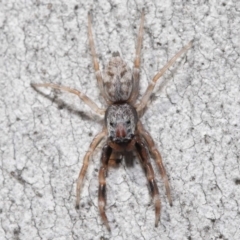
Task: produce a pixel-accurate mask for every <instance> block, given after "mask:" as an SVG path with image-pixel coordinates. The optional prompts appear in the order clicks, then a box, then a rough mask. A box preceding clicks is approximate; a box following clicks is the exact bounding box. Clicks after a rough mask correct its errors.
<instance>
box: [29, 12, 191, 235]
mask: <svg viewBox="0 0 240 240" xmlns="http://www.w3.org/2000/svg"><path fill="white" fill-rule="evenodd" d="M143 25H144V10H142V13H141V22H140V28H139V32H138V36H137V46H136V53H135V59H134V66H133V70H131V69H130V68H129V67H128V66H127V64H126V62H125V61H124V60H123V59H122V58H121V57H120V54H119V53H118V52H114V53H113V55H112V58H111V59H110V61H109V63H108V65H107V66H106V68H105V70H104V72H103V75H102V73H101V71H100V68H99V60H98V57H97V54H96V50H95V44H94V40H93V33H92V18H91V14H90V12H89V13H88V39H89V45H90V50H91V54H92V60H93V66H94V70H95V74H96V79H97V83H98V86H99V88H100V93H101V94H102V96H103V98H104V99H105V101H106V103H107V105H108V107H107V108H106V109H102V108H99V107H98V106H97V104H95V103H94V101H92V100H91V99H90V98H89V97H88V96H87V95H85V94H84V93H82V92H80V91H78V90H76V89H73V88H69V87H66V86H60V85H57V84H53V83H40V84H31V85H32V87H34V88H38V87H50V88H52V89H58V90H62V91H66V92H69V93H73V94H75V95H77V96H78V97H79V98H80V99H81V100H82V101H83V102H84V103H85V104H87V105H88V106H89V107H90V108H91V109H92V111H93V112H95V113H96V114H98V115H101V116H104V126H103V129H102V131H101V132H100V133H98V134H97V135H96V136H95V138H94V139H93V141H92V142H91V144H90V146H89V149H88V151H87V152H86V154H85V156H84V159H83V165H82V168H81V171H80V172H79V176H78V179H77V187H76V208H79V202H80V190H81V188H82V185H83V180H84V176H85V174H86V171H87V168H88V165H89V159H90V157H91V155H92V154H93V151H94V150H95V148H96V147H97V145H98V144H99V143H100V142H101V141H102V140H103V139H104V138H105V136H107V139H106V141H105V145H104V146H103V149H102V153H101V166H100V170H99V173H98V179H99V187H98V208H99V211H100V215H101V218H102V220H103V223H104V224H105V226H106V227H107V229H108V230H109V231H110V225H109V222H108V219H107V216H106V213H105V205H106V197H105V195H106V175H107V171H108V163H109V160H110V159H111V158H113V159H114V156H116V155H119V154H120V155H121V154H122V155H124V154H127V153H129V152H132V151H135V152H136V153H137V156H138V158H139V159H140V162H141V165H142V167H143V169H144V171H145V174H146V177H147V180H148V184H149V190H150V194H151V196H152V199H153V203H154V206H155V226H156V227H157V225H158V222H159V219H160V210H161V202H160V197H159V191H158V187H157V184H156V181H155V177H154V171H153V167H152V165H151V163H150V156H149V152H150V155H151V156H152V158H154V159H155V160H156V163H157V166H158V168H159V171H160V174H161V177H162V179H163V182H164V185H165V188H166V195H167V198H168V201H169V204H170V206H172V198H171V194H170V186H169V182H168V178H167V175H166V170H165V168H164V165H163V162H162V157H161V155H160V152H159V151H158V150H157V148H156V146H155V143H154V141H153V139H152V137H151V135H150V134H149V132H148V131H147V130H145V129H144V127H143V124H142V123H141V121H140V119H139V118H140V117H141V116H142V115H143V112H144V109H145V108H146V105H147V103H148V101H149V98H150V96H151V94H152V92H153V89H154V87H155V85H156V83H157V81H158V80H159V78H160V77H161V76H162V75H163V74H164V73H165V72H166V71H167V70H168V69H169V67H171V66H172V65H173V64H174V63H175V61H176V60H177V59H178V58H179V57H180V56H181V55H182V54H184V53H185V52H186V51H187V50H188V49H189V48H191V47H192V43H193V40H192V41H190V42H189V43H188V44H187V45H186V46H185V47H183V48H182V49H181V50H180V51H179V52H178V53H177V54H176V55H175V56H174V57H173V58H172V59H170V61H168V63H167V64H166V65H165V66H164V67H163V68H162V69H161V70H160V71H159V72H158V73H157V74H156V75H155V76H154V77H153V79H152V81H151V82H150V83H149V85H148V87H147V89H146V91H145V93H144V95H143V96H142V99H141V100H140V101H139V102H138V103H137V102H136V101H137V99H138V94H139V78H140V74H139V73H140V69H139V68H140V54H141V47H142V41H143Z"/></svg>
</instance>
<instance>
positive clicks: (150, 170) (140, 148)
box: [135, 136, 161, 227]
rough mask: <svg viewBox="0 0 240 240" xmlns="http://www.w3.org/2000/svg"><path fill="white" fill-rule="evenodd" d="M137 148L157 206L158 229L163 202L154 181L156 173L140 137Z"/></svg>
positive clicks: (137, 138) (156, 223) (137, 140)
mask: <svg viewBox="0 0 240 240" xmlns="http://www.w3.org/2000/svg"><path fill="white" fill-rule="evenodd" d="M135 147H136V150H137V153H138V156H139V158H140V159H141V162H142V165H143V168H144V170H145V172H146V176H147V180H148V184H149V189H150V193H151V195H152V199H153V202H154V205H155V227H157V225H158V222H159V219H160V211H161V202H160V198H159V192H158V187H157V184H156V181H155V179H154V171H153V168H152V165H151V163H150V161H149V156H148V150H147V149H146V145H145V143H144V142H143V141H142V140H141V138H140V137H139V136H138V137H136V144H135Z"/></svg>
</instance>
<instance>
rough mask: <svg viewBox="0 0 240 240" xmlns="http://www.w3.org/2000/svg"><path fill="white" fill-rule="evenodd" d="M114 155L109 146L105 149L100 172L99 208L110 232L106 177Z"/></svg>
mask: <svg viewBox="0 0 240 240" xmlns="http://www.w3.org/2000/svg"><path fill="white" fill-rule="evenodd" d="M111 153H112V148H111V147H110V146H108V145H107V144H106V145H105V146H104V147H103V150H102V156H101V167H100V170H99V175H98V180H99V187H98V208H99V211H100V215H101V218H102V220H103V222H104V224H105V226H106V227H107V229H108V231H110V226H109V224H108V219H107V216H106V213H105V205H106V175H107V168H108V161H109V158H110V156H111Z"/></svg>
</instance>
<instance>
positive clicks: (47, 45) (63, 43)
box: [0, 0, 240, 240]
mask: <svg viewBox="0 0 240 240" xmlns="http://www.w3.org/2000/svg"><path fill="white" fill-rule="evenodd" d="M81 2H82V3H81ZM83 2H87V1H76V0H69V1H58V0H52V1H44V0H43V1H40V0H35V1H23V0H19V1H16V0H15V1H13V0H9V1H4V0H3V1H0V239H22V240H26V239H34V240H37V239H58V240H60V239H61V240H62V239H84V240H85V239H86V240H90V239H114V240H121V239H146V240H149V239H166V240H168V239H172V240H179V239H180V240H182V239H184V240H195V239H196V240H199V239H207V240H208V239H229V240H232V239H234V240H235V239H236V240H238V239H240V229H239V226H240V209H239V199H240V169H239V161H240V159H239V155H240V140H239V139H240V121H239V120H240V94H239V90H240V89H239V88H240V87H239V75H240V70H239V69H240V60H239V54H240V46H239V42H240V37H239V36H240V35H239V32H240V29H239V28H240V4H239V1H236V0H229V1H216V0H215V1H201V0H196V1H194V0H189V1H166V0H164V1H163V0H158V1H157V0H156V1H151V0H148V1H139V0H137V1H132V0H129V1H120V0H114V1H111V2H109V1H103V0H101V1H89V2H88V3H83ZM142 7H145V11H146V18H145V19H146V20H145V34H144V41H143V48H142V63H141V64H142V68H141V80H140V88H141V94H142V93H143V91H144V90H145V89H146V87H147V83H148V81H150V80H151V78H152V77H153V76H154V74H155V73H156V72H157V70H158V69H160V68H161V67H162V66H163V65H164V64H165V63H166V62H167V60H168V59H169V58H170V57H172V56H173V55H174V54H175V53H176V52H177V51H178V50H180V49H181V47H182V46H183V45H185V44H187V43H188V42H189V40H191V39H193V38H194V39H195V42H194V47H193V48H192V49H191V50H189V51H188V53H187V54H186V56H185V57H183V58H181V59H180V60H179V61H178V62H177V63H176V64H175V65H174V66H173V67H172V68H171V69H170V71H168V72H167V73H166V74H165V76H164V78H163V79H162V80H165V81H166V84H165V85H164V86H163V87H162V88H161V89H160V84H158V85H157V87H156V89H155V91H154V92H155V94H154V96H153V98H152V102H151V104H150V105H149V108H148V110H147V112H146V114H145V115H144V117H143V118H142V121H143V123H144V125H145V127H146V129H147V130H149V131H150V133H151V134H152V136H153V138H154V139H155V141H156V145H157V146H158V149H159V150H160V152H161V153H162V156H163V160H164V163H165V166H166V169H167V173H168V176H169V180H170V184H171V191H172V197H173V207H172V208H171V207H170V206H169V205H168V203H167V199H166V196H165V191H164V187H163V183H162V181H161V179H160V175H159V173H158V171H157V168H156V165H155V164H153V165H154V166H155V173H156V176H157V179H158V181H157V183H158V186H159V190H160V194H161V200H162V213H161V224H159V226H158V228H155V227H154V207H153V204H152V203H151V197H150V195H149V192H148V189H147V181H146V178H145V175H144V172H143V171H142V168H141V166H140V164H139V163H138V161H137V159H134V166H133V167H127V166H126V165H125V164H124V162H123V163H122V164H120V166H119V167H118V168H111V169H110V171H109V175H108V178H107V208H106V212H107V215H108V218H109V220H110V226H111V228H112V233H111V235H110V234H109V233H108V232H107V231H106V229H105V226H103V225H102V223H101V219H100V216H99V212H98V208H97V181H98V179H97V175H98V168H99V166H100V162H99V153H100V148H101V147H99V148H98V149H97V151H96V152H95V154H94V156H93V159H92V161H91V164H90V167H89V169H88V173H87V177H86V180H85V184H84V188H83V192H82V198H81V205H80V210H79V211H76V210H75V208H74V206H75V181H76V179H77V176H78V172H79V170H80V167H81V163H82V159H83V156H84V154H85V152H86V151H87V149H88V146H89V143H90V142H91V140H92V138H93V136H94V135H95V134H97V133H98V132H99V131H100V130H101V123H99V122H98V121H93V120H91V119H90V118H89V116H90V115H91V110H90V109H89V108H88V107H86V106H85V105H84V104H83V103H82V102H80V101H79V99H78V98H77V97H75V96H72V95H71V94H67V93H59V92H56V91H50V90H49V89H43V91H42V92H43V93H44V94H45V96H44V95H43V94H40V93H38V92H36V91H34V90H33V89H32V88H31V87H30V83H31V82H34V83H40V82H53V83H60V84H63V85H66V86H69V87H75V88H77V89H80V90H82V91H84V92H85V93H86V94H87V95H89V96H90V97H91V98H92V99H94V100H95V101H100V103H101V104H102V106H104V105H103V101H102V98H99V95H98V94H99V92H98V89H97V86H96V80H95V77H94V72H93V67H92V62H91V57H90V51H89V48H88V41H87V12H88V10H89V9H91V8H92V9H93V28H94V36H95V42H96V48H97V52H98V54H99V57H100V60H101V64H104V63H107V61H108V59H109V58H110V56H111V55H112V52H116V51H119V52H120V54H121V56H123V58H124V59H125V60H126V62H127V63H128V64H129V65H130V66H132V61H133V59H134V52H135V41H136V34H137V31H138V26H139V22H140V12H141V9H142ZM102 66H103V65H102ZM160 90H161V91H160ZM99 105H100V104H99ZM152 162H153V161H152Z"/></svg>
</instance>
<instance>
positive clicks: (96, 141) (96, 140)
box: [76, 129, 106, 208]
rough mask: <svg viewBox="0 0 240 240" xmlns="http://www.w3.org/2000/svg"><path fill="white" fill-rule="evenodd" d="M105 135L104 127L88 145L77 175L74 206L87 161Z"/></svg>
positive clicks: (77, 201)
mask: <svg viewBox="0 0 240 240" xmlns="http://www.w3.org/2000/svg"><path fill="white" fill-rule="evenodd" d="M105 135H106V130H105V129H104V130H103V131H102V132H100V133H99V134H97V136H96V137H95V138H94V139H93V141H92V142H91V144H90V147H89V149H88V151H87V153H86V154H85V156H84V159H83V165H82V168H81V171H80V172H79V176H78V179H77V188H76V195H77V198H76V208H79V202H80V191H81V188H82V183H83V179H84V176H85V174H86V171H87V168H88V163H89V159H90V156H91V155H92V153H93V151H94V150H95V148H96V147H97V145H98V144H99V143H100V141H101V140H102V139H103V138H104V137H105Z"/></svg>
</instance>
